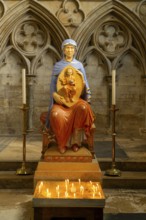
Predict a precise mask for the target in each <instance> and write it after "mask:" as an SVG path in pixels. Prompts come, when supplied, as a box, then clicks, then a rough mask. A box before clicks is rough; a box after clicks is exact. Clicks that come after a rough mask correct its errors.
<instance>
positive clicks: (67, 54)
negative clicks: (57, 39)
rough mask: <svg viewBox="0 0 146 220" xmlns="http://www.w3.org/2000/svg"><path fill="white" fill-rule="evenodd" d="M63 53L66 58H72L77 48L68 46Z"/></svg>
mask: <svg viewBox="0 0 146 220" xmlns="http://www.w3.org/2000/svg"><path fill="white" fill-rule="evenodd" d="M63 51H64V55H65V57H66V58H68V57H69V58H71V57H73V56H74V54H75V47H74V46H73V45H66V46H65V47H64V50H63Z"/></svg>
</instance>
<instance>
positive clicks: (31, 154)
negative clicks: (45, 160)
mask: <svg viewBox="0 0 146 220" xmlns="http://www.w3.org/2000/svg"><path fill="white" fill-rule="evenodd" d="M96 139H97V140H98V141H103V140H104V141H105V140H110V139H111V137H101V136H99V137H96ZM116 142H117V143H118V144H119V145H120V147H121V148H122V149H124V151H125V152H126V154H127V156H128V158H126V159H125V160H130V161H146V139H142V138H124V137H117V138H116ZM26 143H27V144H26V160H27V161H39V159H40V156H41V136H31V135H30V136H28V137H27V141H26ZM99 159H102V158H99ZM110 159H111V158H109V160H110ZM118 160H122V158H118ZM0 161H22V137H0ZM104 193H105V196H106V205H105V209H104V220H121V219H125V220H130V219H132V220H146V214H145V213H146V190H140V189H139V190H126V189H105V190H104ZM32 197H33V192H32V190H11V189H10V190H6V189H5V190H4V189H1V190H0V219H3V220H33V207H32Z"/></svg>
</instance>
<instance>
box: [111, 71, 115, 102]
mask: <svg viewBox="0 0 146 220" xmlns="http://www.w3.org/2000/svg"><path fill="white" fill-rule="evenodd" d="M115 104H116V70H112V105H115Z"/></svg>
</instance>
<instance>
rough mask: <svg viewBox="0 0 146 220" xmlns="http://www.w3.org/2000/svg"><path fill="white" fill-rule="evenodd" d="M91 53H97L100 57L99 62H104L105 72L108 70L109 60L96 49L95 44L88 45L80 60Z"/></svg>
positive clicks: (109, 67)
mask: <svg viewBox="0 0 146 220" xmlns="http://www.w3.org/2000/svg"><path fill="white" fill-rule="evenodd" d="M92 53H95V54H97V55H98V56H99V57H100V58H101V62H102V63H104V64H105V69H106V70H107V72H109V70H110V69H111V64H110V62H109V60H108V59H107V58H106V57H105V56H104V55H103V54H102V53H101V52H100V51H99V50H97V48H96V47H95V46H91V47H89V48H88V49H87V50H86V51H85V52H84V54H83V56H82V59H81V60H82V61H84V60H86V58H87V57H88V56H89V55H90V54H92ZM100 64H101V63H100ZM100 64H99V65H100Z"/></svg>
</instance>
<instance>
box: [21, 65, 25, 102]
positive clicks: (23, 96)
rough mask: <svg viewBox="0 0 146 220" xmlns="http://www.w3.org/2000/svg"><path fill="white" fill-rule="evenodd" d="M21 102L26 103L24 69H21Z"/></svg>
mask: <svg viewBox="0 0 146 220" xmlns="http://www.w3.org/2000/svg"><path fill="white" fill-rule="evenodd" d="M22 103H23V104H26V71H25V69H22Z"/></svg>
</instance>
